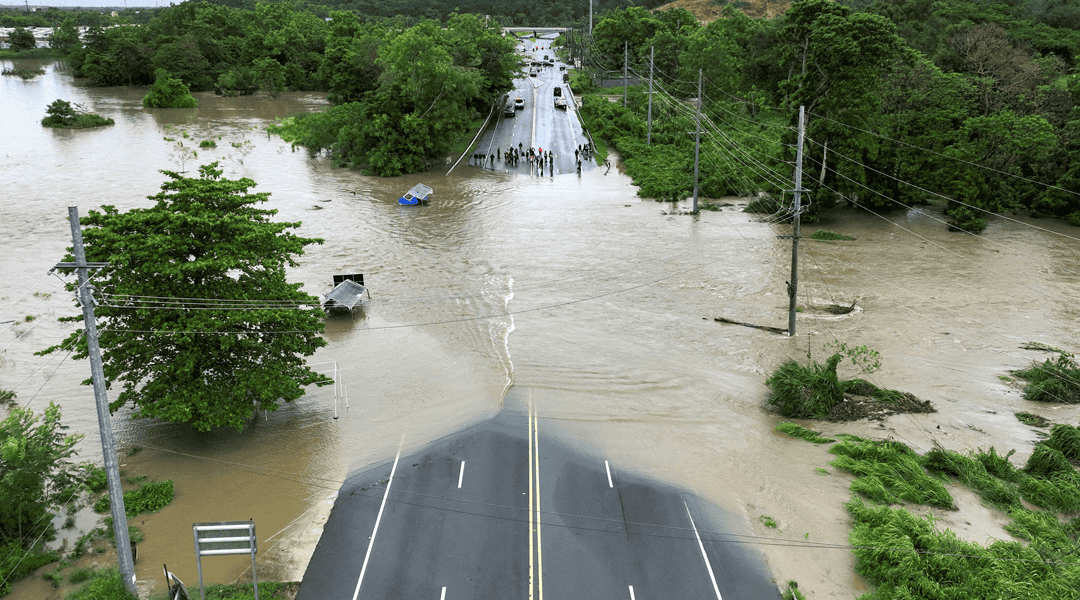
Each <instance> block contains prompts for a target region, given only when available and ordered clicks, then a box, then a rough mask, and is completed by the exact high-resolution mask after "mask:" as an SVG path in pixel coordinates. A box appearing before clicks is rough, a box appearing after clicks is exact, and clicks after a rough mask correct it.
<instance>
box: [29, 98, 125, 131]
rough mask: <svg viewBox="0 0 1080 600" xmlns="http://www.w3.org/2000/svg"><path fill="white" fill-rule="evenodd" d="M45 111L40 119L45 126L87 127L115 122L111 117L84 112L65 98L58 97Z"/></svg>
mask: <svg viewBox="0 0 1080 600" xmlns="http://www.w3.org/2000/svg"><path fill="white" fill-rule="evenodd" d="M45 113H46V116H45V118H44V119H42V120H41V124H42V125H44V126H45V127H56V128H61V129H87V128H90V127H101V126H103V125H112V124H114V123H115V121H113V120H112V119H107V118H105V117H102V116H100V115H95V114H94V113H89V112H85V111H83V110H82V109H81V108H79V107H78V106H77V105H75V106H73V105H72V104H71V103H70V102H68V101H67V100H59V99H58V100H56V101H54V102H53V103H52V104H50V105H49V106H48V108H46V109H45Z"/></svg>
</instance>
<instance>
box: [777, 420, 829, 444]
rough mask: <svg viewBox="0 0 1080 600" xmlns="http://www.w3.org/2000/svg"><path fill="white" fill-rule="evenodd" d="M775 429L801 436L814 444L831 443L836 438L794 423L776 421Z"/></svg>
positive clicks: (793, 435) (792, 435)
mask: <svg viewBox="0 0 1080 600" xmlns="http://www.w3.org/2000/svg"><path fill="white" fill-rule="evenodd" d="M776 429H777V430H778V431H781V432H783V433H786V434H788V435H790V436H791V437H797V438H802V439H804V440H806V441H808V442H812V443H814V444H831V443H832V442H835V441H836V440H834V439H832V438H827V437H822V435H821V434H820V433H818V432H816V431H814V430H813V429H807V428H805V427H803V426H802V425H798V424H796V423H777V424H776Z"/></svg>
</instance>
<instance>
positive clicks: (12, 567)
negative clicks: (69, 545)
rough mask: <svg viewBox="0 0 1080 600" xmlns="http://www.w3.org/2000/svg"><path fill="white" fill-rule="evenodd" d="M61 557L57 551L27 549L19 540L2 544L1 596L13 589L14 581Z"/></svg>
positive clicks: (0, 552) (0, 558)
mask: <svg viewBox="0 0 1080 600" xmlns="http://www.w3.org/2000/svg"><path fill="white" fill-rule="evenodd" d="M59 558H60V556H59V555H57V554H56V553H55V552H39V551H36V550H26V549H25V548H23V547H22V546H21V545H20V544H19V543H18V542H17V541H13V542H10V543H8V544H6V545H3V546H0V596H4V595H6V594H7V593H8V592H10V591H11V584H12V583H13V582H16V581H18V580H20V579H22V578H24V577H26V576H27V575H29V574H30V573H33V572H34V571H35V570H37V569H38V567H42V566H44V565H47V564H49V563H51V562H56V561H57V560H59Z"/></svg>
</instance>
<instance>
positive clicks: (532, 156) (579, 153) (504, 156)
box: [473, 143, 592, 176]
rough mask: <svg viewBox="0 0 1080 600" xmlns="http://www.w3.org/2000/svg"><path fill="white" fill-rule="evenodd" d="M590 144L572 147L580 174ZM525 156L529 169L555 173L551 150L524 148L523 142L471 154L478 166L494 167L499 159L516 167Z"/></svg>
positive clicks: (589, 149) (539, 172)
mask: <svg viewBox="0 0 1080 600" xmlns="http://www.w3.org/2000/svg"><path fill="white" fill-rule="evenodd" d="M591 152H592V144H589V143H585V144H584V145H579V146H578V147H577V148H575V149H574V160H575V162H577V172H578V174H581V160H582V159H583V158H584V157H585V156H587V155H589V154H591ZM522 157H524V158H525V160H527V161H528V162H529V167H530V170H532V169H536V172H537V174H538V175H541V176H542V175H543V174H544V168H545V166H546V167H547V170H548V173H550V174H552V175H554V174H555V155H554V154H553V153H552V152H551V150H544V149H543V148H528V149H525V147H524V145H523V144H520V143H519V144H518V147H517V148H515V147H513V146H510V147H509V148H506V150H505V151H504V150H503V149H502V148H496V149H495V154H483V153H476V154H473V164H474V165H476V166H478V167H485V166H487V167H489V168H492V169H494V168H495V161H498V160H501V161H502V162H503V164H505V165H509V166H511V167H516V166H517V165H518V162H519V161H520V160H521V159H522Z"/></svg>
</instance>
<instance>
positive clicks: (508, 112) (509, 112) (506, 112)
mask: <svg viewBox="0 0 1080 600" xmlns="http://www.w3.org/2000/svg"><path fill="white" fill-rule="evenodd" d="M516 114H517V110H516V109H515V108H514V105H513V104H510V103H507V104H506V108H504V109H503V116H504V117H512V116H514V115H516Z"/></svg>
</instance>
